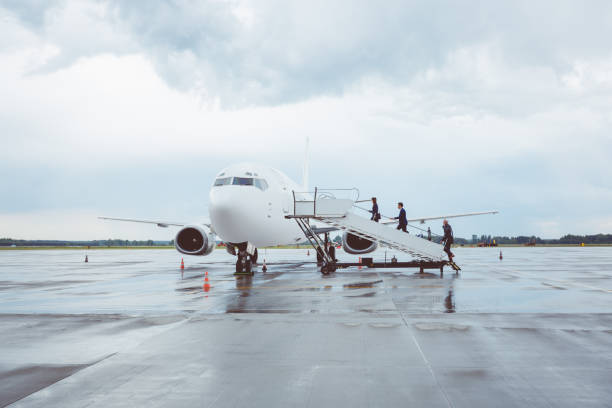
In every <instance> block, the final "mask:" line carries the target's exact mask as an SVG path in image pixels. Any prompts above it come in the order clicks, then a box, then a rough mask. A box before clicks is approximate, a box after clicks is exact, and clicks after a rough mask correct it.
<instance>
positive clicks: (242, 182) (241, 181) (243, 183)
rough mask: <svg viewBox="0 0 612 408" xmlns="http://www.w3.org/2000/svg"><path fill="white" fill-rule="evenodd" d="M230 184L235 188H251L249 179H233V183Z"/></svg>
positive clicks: (251, 180)
mask: <svg viewBox="0 0 612 408" xmlns="http://www.w3.org/2000/svg"><path fill="white" fill-rule="evenodd" d="M232 184H233V185H235V186H252V185H253V179H252V178H250V177H234V182H233V183H232Z"/></svg>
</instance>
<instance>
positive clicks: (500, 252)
mask: <svg viewBox="0 0 612 408" xmlns="http://www.w3.org/2000/svg"><path fill="white" fill-rule="evenodd" d="M502 259H504V256H503V255H502V251H499V260H500V261H501V260H502Z"/></svg>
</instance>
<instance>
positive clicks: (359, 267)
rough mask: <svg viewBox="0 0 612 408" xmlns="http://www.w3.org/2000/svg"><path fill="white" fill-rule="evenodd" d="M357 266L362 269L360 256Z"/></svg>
mask: <svg viewBox="0 0 612 408" xmlns="http://www.w3.org/2000/svg"><path fill="white" fill-rule="evenodd" d="M357 268H358V269H361V257H359V266H358V267H357Z"/></svg>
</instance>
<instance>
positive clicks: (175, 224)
mask: <svg viewBox="0 0 612 408" xmlns="http://www.w3.org/2000/svg"><path fill="white" fill-rule="evenodd" d="M98 218H99V219H101V220H111V221H126V222H141V223H143V224H155V225H157V226H158V227H161V228H168V227H169V226H173V227H184V226H185V225H187V223H186V222H166V221H152V220H137V219H134V218H114V217H98ZM204 225H207V224H204ZM207 226H208V225H207Z"/></svg>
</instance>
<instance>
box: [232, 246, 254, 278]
mask: <svg viewBox="0 0 612 408" xmlns="http://www.w3.org/2000/svg"><path fill="white" fill-rule="evenodd" d="M240 252H242V251H240ZM255 260H257V258H255ZM253 263H254V262H253V260H252V258H251V255H249V254H247V253H244V254H242V253H239V254H238V259H237V260H236V275H251V276H252V275H254V274H255V271H254V270H253Z"/></svg>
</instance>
